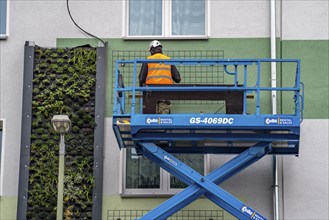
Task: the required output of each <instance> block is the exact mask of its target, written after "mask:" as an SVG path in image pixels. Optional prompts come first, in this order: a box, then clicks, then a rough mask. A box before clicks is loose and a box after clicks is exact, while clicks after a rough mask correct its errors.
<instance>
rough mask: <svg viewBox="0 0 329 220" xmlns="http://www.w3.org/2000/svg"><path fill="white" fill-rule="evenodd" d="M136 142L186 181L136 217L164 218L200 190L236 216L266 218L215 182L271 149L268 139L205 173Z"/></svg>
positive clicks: (189, 201)
mask: <svg viewBox="0 0 329 220" xmlns="http://www.w3.org/2000/svg"><path fill="white" fill-rule="evenodd" d="M138 145H139V147H140V150H141V151H142V152H143V154H144V155H145V156H146V157H148V158H149V159H150V160H152V161H154V162H156V163H157V164H159V165H160V166H161V167H162V168H163V169H165V170H167V171H168V172H170V173H172V174H173V175H175V176H176V177H178V178H180V179H181V180H182V181H184V182H185V183H187V184H190V186H189V187H188V188H186V189H185V190H183V191H182V192H180V193H179V194H177V195H176V196H174V197H172V198H171V199H169V200H167V201H166V202H164V203H163V204H161V205H160V206H158V207H156V208H155V209H153V210H152V211H151V212H149V213H147V214H146V215H144V216H143V217H142V218H140V220H143V219H166V218H167V217H169V216H171V215H172V214H174V213H175V212H177V211H179V210H180V209H182V208H183V207H185V206H186V205H188V204H189V203H191V202H193V201H194V200H196V199H197V198H199V197H200V196H201V195H203V194H204V195H205V196H207V197H208V198H209V199H210V200H211V201H213V202H214V203H216V204H217V205H219V206H221V207H222V208H223V209H225V210H226V211H228V212H229V213H231V214H232V215H234V216H235V217H237V218H239V219H259V220H262V219H266V218H265V217H263V216H262V215H260V214H258V213H257V212H255V211H254V210H252V209H251V208H250V207H248V206H246V205H245V204H243V203H242V202H241V201H239V200H238V199H236V198H235V197H233V196H232V195H230V194H229V193H227V192H226V191H225V190H223V189H222V188H220V187H218V186H217V185H218V184H219V183H221V182H223V181H225V180H226V179H228V178H229V177H231V176H233V175H234V174H236V173H238V172H239V171H241V170H243V169H244V168H246V167H248V166H249V165H251V164H252V163H254V162H256V161H257V160H259V159H260V158H262V157H263V156H265V155H266V154H267V153H269V152H270V151H271V150H272V147H271V144H270V142H261V143H258V144H256V145H255V146H253V147H251V148H249V149H247V150H245V151H244V152H243V153H241V154H240V155H238V156H237V157H235V158H234V159H232V160H231V161H229V162H227V163H226V164H224V165H223V166H221V167H220V168H217V169H216V170H214V171H213V172H211V173H210V174H209V175H207V176H202V175H201V174H199V173H197V172H196V171H195V170H193V169H192V168H190V167H188V166H187V165H186V164H184V163H183V162H181V161H179V160H178V159H176V158H175V157H173V156H172V155H171V154H169V153H167V152H166V151H164V150H162V149H161V148H159V147H158V146H156V145H155V144H153V143H144V142H139V143H138Z"/></svg>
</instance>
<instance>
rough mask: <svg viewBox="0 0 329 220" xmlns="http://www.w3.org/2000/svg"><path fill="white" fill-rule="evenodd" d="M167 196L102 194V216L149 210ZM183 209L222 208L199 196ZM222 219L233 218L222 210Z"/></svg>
mask: <svg viewBox="0 0 329 220" xmlns="http://www.w3.org/2000/svg"><path fill="white" fill-rule="evenodd" d="M167 199H168V198H122V197H121V196H104V197H103V213H102V218H103V219H107V216H108V210H150V209H152V208H153V207H156V206H157V205H159V204H161V203H162V202H164V201H166V200H167ZM184 210H223V209H221V208H219V207H218V206H217V205H216V204H215V203H213V202H211V201H210V200H209V199H207V198H204V197H203V198H199V199H198V200H196V201H195V202H193V203H191V204H190V205H188V206H186V207H185V208H184ZM223 214H224V219H225V220H230V219H235V218H234V217H233V216H232V215H230V214H229V213H227V212H225V211H224V213H223Z"/></svg>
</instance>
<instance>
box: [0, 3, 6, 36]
mask: <svg viewBox="0 0 329 220" xmlns="http://www.w3.org/2000/svg"><path fill="white" fill-rule="evenodd" d="M7 4H8V3H7V0H1V1H0V39H6V38H7Z"/></svg>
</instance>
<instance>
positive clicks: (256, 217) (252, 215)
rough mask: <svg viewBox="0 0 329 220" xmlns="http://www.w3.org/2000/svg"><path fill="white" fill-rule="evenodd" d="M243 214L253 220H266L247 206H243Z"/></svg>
mask: <svg viewBox="0 0 329 220" xmlns="http://www.w3.org/2000/svg"><path fill="white" fill-rule="evenodd" d="M241 212H242V213H243V214H246V215H247V216H249V217H250V218H251V219H253V220H265V218H264V217H263V216H261V215H259V214H258V213H257V212H255V211H254V210H252V209H251V208H249V207H247V206H242V208H241Z"/></svg>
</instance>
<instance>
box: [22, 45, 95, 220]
mask: <svg viewBox="0 0 329 220" xmlns="http://www.w3.org/2000/svg"><path fill="white" fill-rule="evenodd" d="M34 66H35V67H34V71H33V73H34V76H33V90H32V95H33V100H32V116H33V117H32V130H31V152H30V167H29V168H30V176H29V189H28V193H29V198H28V212H27V218H28V219H49V218H50V219H54V218H56V204H57V181H58V180H57V178H58V177H57V175H58V145H59V135H58V134H56V133H55V132H54V131H53V128H52V125H51V118H52V116H53V115H55V114H68V115H69V117H70V119H71V123H72V128H71V130H70V132H69V133H68V134H66V135H65V144H66V164H65V179H64V184H65V189H64V198H65V199H64V200H65V201H64V217H65V218H66V219H71V218H79V219H80V218H91V216H92V215H91V211H92V190H93V187H94V177H93V143H94V128H95V126H96V124H95V121H94V118H93V117H94V115H95V113H94V107H90V106H94V104H93V103H94V100H95V97H94V96H95V83H96V78H95V77H96V49H95V48H89V47H88V48H73V49H62V48H60V49H56V48H51V49H50V48H41V47H36V50H35V61H34Z"/></svg>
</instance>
